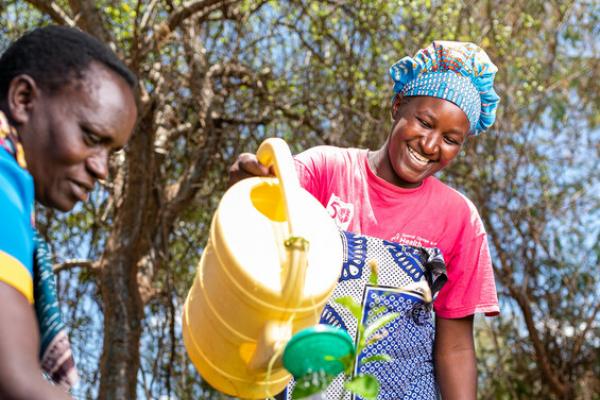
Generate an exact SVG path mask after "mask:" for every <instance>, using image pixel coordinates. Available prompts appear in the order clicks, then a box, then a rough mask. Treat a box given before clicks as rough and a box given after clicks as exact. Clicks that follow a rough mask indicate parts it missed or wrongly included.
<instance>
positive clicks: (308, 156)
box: [294, 145, 367, 166]
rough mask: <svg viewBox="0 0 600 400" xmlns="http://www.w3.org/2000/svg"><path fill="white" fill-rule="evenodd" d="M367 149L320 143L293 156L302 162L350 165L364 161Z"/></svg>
mask: <svg viewBox="0 0 600 400" xmlns="http://www.w3.org/2000/svg"><path fill="white" fill-rule="evenodd" d="M366 155H367V150H365V149H357V148H352V147H337V146H330V145H320V146H314V147H311V148H309V149H307V150H305V151H303V152H302V153H299V154H297V155H296V156H295V157H294V158H295V159H296V160H298V161H300V162H302V163H304V164H317V165H330V166H332V165H339V164H342V165H352V164H360V163H363V162H364V159H365V157H366Z"/></svg>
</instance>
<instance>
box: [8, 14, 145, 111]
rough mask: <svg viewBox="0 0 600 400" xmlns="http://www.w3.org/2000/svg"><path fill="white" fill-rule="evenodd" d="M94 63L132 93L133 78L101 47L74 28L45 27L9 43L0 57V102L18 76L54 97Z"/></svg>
mask: <svg viewBox="0 0 600 400" xmlns="http://www.w3.org/2000/svg"><path fill="white" fill-rule="evenodd" d="M94 61H95V62H98V63H100V64H102V65H104V66H106V67H108V68H109V69H111V70H112V71H114V72H116V73H117V74H119V76H121V77H122V78H123V79H124V80H125V82H127V84H128V85H129V86H130V87H131V88H132V90H134V89H135V87H136V85H137V79H136V76H135V75H134V74H133V72H131V71H130V70H129V68H127V66H125V64H124V63H123V62H122V61H121V60H119V58H118V57H117V55H116V54H115V53H114V52H113V51H112V50H111V49H110V48H109V47H108V46H106V45H105V44H104V43H102V42H101V41H99V40H98V39H96V38H95V37H93V36H92V35H90V34H88V33H85V32H83V31H81V30H79V29H77V28H69V27H65V26H56V25H51V26H46V27H43V28H37V29H34V30H32V31H30V32H28V33H26V34H25V35H23V36H21V37H20V38H19V39H17V40H16V41H15V42H14V43H12V44H11V45H10V46H9V47H8V48H7V49H6V51H5V52H4V53H3V54H2V56H0V100H4V99H6V96H7V95H8V88H9V85H10V82H11V81H12V80H13V79H14V78H15V77H16V76H18V75H21V74H27V75H29V76H31V77H32V78H33V79H34V80H35V81H36V84H38V85H39V86H40V87H41V88H42V90H47V91H48V92H49V93H54V92H56V91H57V90H59V89H60V88H62V87H64V86H66V85H68V84H69V83H70V82H71V81H72V80H74V79H82V78H83V75H84V72H85V71H86V69H87V68H88V67H89V65H90V63H92V62H94Z"/></svg>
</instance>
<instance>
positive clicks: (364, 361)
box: [360, 354, 394, 365]
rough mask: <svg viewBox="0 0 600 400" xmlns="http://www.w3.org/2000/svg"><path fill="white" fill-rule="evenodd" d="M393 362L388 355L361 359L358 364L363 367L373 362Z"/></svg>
mask: <svg viewBox="0 0 600 400" xmlns="http://www.w3.org/2000/svg"><path fill="white" fill-rule="evenodd" d="M393 360H394V359H393V358H392V357H391V356H390V355H388V354H376V355H374V356H370V357H366V358H363V359H362V360H361V361H360V364H361V365H364V364H367V363H370V362H375V361H379V362H390V361H393Z"/></svg>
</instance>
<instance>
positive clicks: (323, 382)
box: [292, 371, 335, 399]
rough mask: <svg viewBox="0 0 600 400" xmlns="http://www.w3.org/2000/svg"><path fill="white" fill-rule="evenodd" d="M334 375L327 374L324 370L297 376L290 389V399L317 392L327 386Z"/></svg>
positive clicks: (301, 397)
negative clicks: (294, 383)
mask: <svg viewBox="0 0 600 400" xmlns="http://www.w3.org/2000/svg"><path fill="white" fill-rule="evenodd" d="M334 378H335V377H334V376H331V375H327V374H325V373H324V372H322V371H321V372H320V373H317V372H315V373H312V374H307V375H305V376H303V377H302V378H299V379H298V380H297V381H296V385H294V390H293V391H292V399H303V398H305V397H308V396H310V395H313V394H315V393H319V392H321V391H323V390H325V389H326V388H327V386H329V384H330V383H331V381H332V380H333V379H334Z"/></svg>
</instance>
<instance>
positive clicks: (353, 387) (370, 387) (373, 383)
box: [344, 375, 379, 399]
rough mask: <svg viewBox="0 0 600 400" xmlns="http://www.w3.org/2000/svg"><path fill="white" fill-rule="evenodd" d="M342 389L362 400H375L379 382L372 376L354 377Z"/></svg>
mask: <svg viewBox="0 0 600 400" xmlns="http://www.w3.org/2000/svg"><path fill="white" fill-rule="evenodd" d="M344 387H345V388H346V389H347V390H348V391H350V392H352V393H354V394H357V395H359V396H360V397H362V398H364V399H375V398H377V395H378V394H379V382H378V381H377V379H376V378H375V377H374V376H373V375H358V376H355V377H354V378H352V379H351V380H350V381H348V382H346V383H345V384H344Z"/></svg>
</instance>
